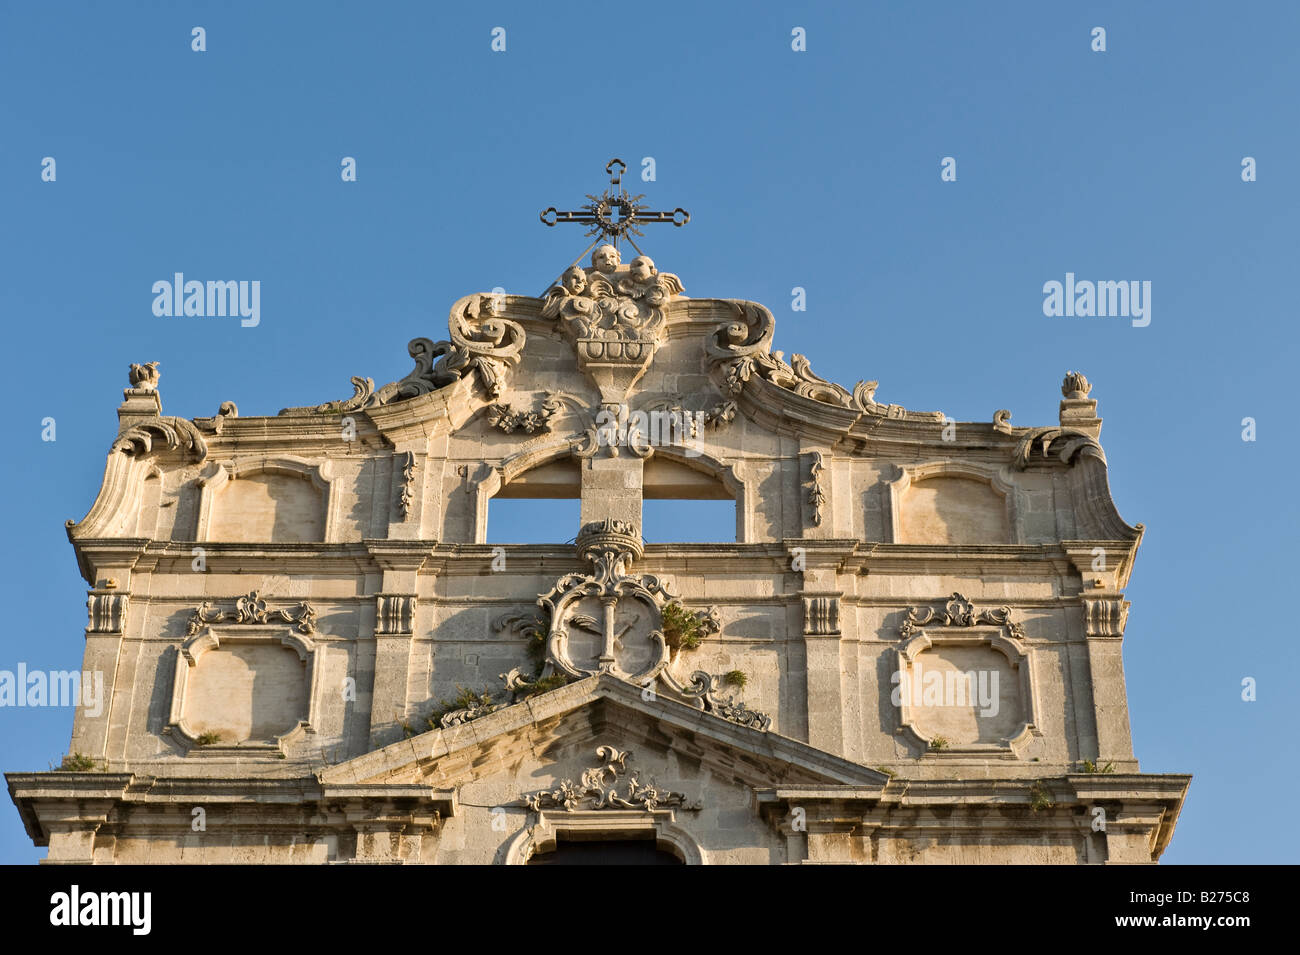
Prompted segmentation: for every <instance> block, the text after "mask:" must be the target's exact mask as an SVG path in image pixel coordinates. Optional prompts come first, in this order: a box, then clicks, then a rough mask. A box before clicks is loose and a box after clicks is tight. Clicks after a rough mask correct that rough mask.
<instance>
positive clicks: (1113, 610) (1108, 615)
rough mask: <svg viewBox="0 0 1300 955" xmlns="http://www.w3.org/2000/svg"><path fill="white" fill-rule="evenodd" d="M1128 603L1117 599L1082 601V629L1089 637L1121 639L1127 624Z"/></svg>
mask: <svg viewBox="0 0 1300 955" xmlns="http://www.w3.org/2000/svg"><path fill="white" fill-rule="evenodd" d="M1128 607H1129V604H1128V601H1127V600H1123V599H1121V598H1118V597H1109V598H1102V599H1097V600H1091V599H1086V598H1085V599H1084V601H1083V619H1084V627H1085V629H1086V632H1087V634H1088V636H1090V637H1122V636H1124V627H1125V626H1126V625H1127V624H1128Z"/></svg>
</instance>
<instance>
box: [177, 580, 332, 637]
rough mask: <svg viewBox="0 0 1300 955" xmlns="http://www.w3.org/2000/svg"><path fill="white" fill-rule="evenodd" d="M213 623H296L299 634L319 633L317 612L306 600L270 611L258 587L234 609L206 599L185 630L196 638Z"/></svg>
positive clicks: (238, 601) (196, 610)
mask: <svg viewBox="0 0 1300 955" xmlns="http://www.w3.org/2000/svg"><path fill="white" fill-rule="evenodd" d="M211 623H235V624H267V623H292V624H295V627H294V629H295V630H297V631H298V632H299V633H307V634H311V633H315V632H316V611H315V610H313V609H312V607H311V605H310V604H308V603H307V602H306V601H303V602H302V603H299V604H298V605H297V606H295V607H294V608H293V609H291V610H269V609H267V606H266V600H265V599H263V597H262V595H261V594H260V593H259V592H258V591H256V590H254V591H252V592H251V593H249V594H248V595H246V596H244V597H240V598H239V599H237V600H236V601H235V609H234V610H220V609H218V608H216V607H214V606H213V605H212V604H211V603H209V602H208V601H206V600H205V601H203V603H202V604H200V605H199V606H198V607H197V608H196V609H195V610H194V612H193V613H192V614H190V620H189V624H188V626H187V627H186V629H185V632H186V634H187V635H188V636H191V637H192V636H194V635H195V634H196V633H198V632H199V630H201V629H202V628H203V625H204V624H211Z"/></svg>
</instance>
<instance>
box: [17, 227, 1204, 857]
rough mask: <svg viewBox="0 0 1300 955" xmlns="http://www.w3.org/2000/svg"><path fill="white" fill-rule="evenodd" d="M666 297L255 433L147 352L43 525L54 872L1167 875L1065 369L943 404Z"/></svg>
mask: <svg viewBox="0 0 1300 955" xmlns="http://www.w3.org/2000/svg"><path fill="white" fill-rule="evenodd" d="M548 211H550V212H553V211H554V210H548ZM680 211H681V210H678V212H680ZM663 221H667V220H663ZM684 291H685V290H684V288H683V285H682V282H681V281H680V280H679V279H678V278H677V276H675V275H672V274H669V273H667V272H663V271H660V270H659V268H658V267H657V265H656V264H655V263H654V262H653V261H651V260H650V259H649V258H647V257H645V256H637V257H636V258H635V259H634V260H633V261H632V262H630V263H628V264H623V263H622V262H621V260H620V256H619V254H618V252H617V250H616V249H615V248H614V247H613V246H608V245H604V246H600V247H598V248H597V249H596V250H595V252H594V253H593V255H592V257H591V260H590V266H589V267H580V266H576V265H575V266H573V267H570V268H569V269H568V270H567V271H565V272H564V273H563V274H562V276H561V277H560V278H559V280H558V281H557V282H556V283H555V285H554V287H553V288H552V289H551V290H550V291H548V292H547V293H546V294H545V296H543V297H542V298H529V297H523V296H515V295H501V294H474V295H469V296H466V297H465V298H462V299H460V300H459V301H457V302H456V303H455V305H454V306H453V307H452V309H451V316H450V337H449V340H446V341H438V342H434V341H431V340H429V339H424V338H419V339H416V340H415V341H412V342H411V343H410V345H409V352H410V355H411V357H412V358H413V359H414V361H415V367H414V369H413V370H412V371H411V372H410V374H408V375H407V376H406V377H405V378H402V379H401V380H399V381H395V382H392V383H390V384H386V385H383V386H382V387H378V388H376V387H375V385H374V383H373V381H372V380H371V379H369V378H361V377H358V378H354V379H353V380H352V386H353V394H352V396H351V397H348V398H346V399H340V400H336V401H327V402H324V403H322V404H319V405H309V406H304V407H298V408H289V409H286V410H285V411H282V412H281V413H280V414H279V415H277V416H274V417H241V416H240V415H239V412H238V409H237V408H236V406H235V405H234V404H233V403H232V402H226V403H224V404H222V405H221V409H220V411H219V413H218V414H217V415H215V416H213V417H210V418H194V419H186V418H177V417H167V416H164V415H163V414H162V405H161V398H160V392H159V373H158V365H157V363H153V362H151V363H149V364H147V365H133V366H132V367H131V374H130V384H131V387H129V388H128V389H127V390H126V392H125V398H124V401H123V403H122V405H121V406H120V408H119V409H118V417H119V421H120V428H119V432H118V435H117V437H116V438H115V439H114V440H113V441H112V442H111V450H110V451H109V456H108V464H107V467H106V470H105V474H104V480H103V484H102V488H101V490H100V492H99V495H98V497H97V499H96V500H95V502H94V505H93V506H92V507H91V509H90V512H89V513H88V514H87V515H86V517H85V518H84V519H83V520H81V521H80V522H76V523H71V522H70V523H69V525H68V536H69V538H70V539H71V541H72V544H73V547H74V549H75V551H76V555H77V560H78V562H79V566H80V568H81V571H82V574H83V576H84V577H85V579H86V581H87V583H88V584H89V586H90V591H89V597H88V612H89V620H88V625H87V627H86V652H85V662H84V669H85V670H87V671H100V672H102V673H103V674H104V679H105V684H106V690H107V693H108V705H106V706H105V707H104V708H103V710H102V712H101V713H100V714H98V715H96V716H91V715H89V714H88V713H87V712H86V711H84V710H79V711H78V713H77V717H76V722H75V726H74V729H73V737H72V742H71V746H70V752H74V753H78V754H83V755H84V756H88V757H90V758H92V759H93V760H94V762H95V766H94V769H93V770H91V771H76V772H56V773H10V774H8V776H7V779H8V782H9V789H10V793H11V796H12V798H13V799H14V801H15V803H16V804H17V806H18V808H19V811H20V813H21V815H22V818H23V821H24V823H25V825H26V827H27V830H28V832H29V834H30V835H31V837H32V838H33V840H35V842H36V843H37V844H38V845H48V846H49V855H48V861H49V862H52V863H53V862H103V863H132V862H155V863H175V862H182V863H190V862H193V863H207V862H304V863H309V862H310V863H326V862H391V861H401V862H410V863H435V864H447V863H493V862H497V863H514V862H525V861H527V860H529V859H530V858H531V857H534V856H536V855H538V854H545V853H548V852H551V851H553V850H556V849H557V847H562V846H563V845H564V844H565V843H566V841H567V840H578V839H584V840H590V839H608V840H627V839H645V840H647V841H648V842H647V844H653V845H656V846H657V847H658V848H659V849H661V850H664V851H667V852H669V853H671V854H672V855H674V856H676V857H677V858H679V859H680V860H682V861H684V862H688V863H728V864H739V863H762V864H767V863H787V862H805V861H806V862H854V863H911V862H918V863H947V862H977V863H1008V862H1058V863H1102V862H1108V863H1150V862H1153V861H1155V860H1156V859H1157V858H1158V857H1159V856H1160V854H1161V852H1162V851H1163V850H1164V848H1165V846H1166V845H1167V844H1168V842H1169V840H1170V838H1171V836H1172V833H1173V829H1174V824H1175V821H1176V819H1177V816H1178V812H1179V809H1180V807H1181V805H1182V801H1183V798H1184V795H1185V793H1186V790H1187V787H1188V784H1189V781H1190V778H1189V777H1188V776H1183V775H1152V774H1143V773H1141V772H1139V769H1138V763H1137V760H1136V759H1135V757H1134V754H1133V751H1132V746H1131V739H1130V732H1129V721H1128V709H1127V699H1126V691H1125V685H1124V672H1123V667H1122V662H1121V647H1122V640H1123V636H1124V627H1125V623H1126V617H1127V609H1128V603H1127V602H1126V601H1125V599H1124V593H1123V591H1124V588H1125V587H1126V585H1127V583H1128V579H1129V574H1130V572H1131V570H1132V567H1133V560H1134V556H1135V554H1136V552H1137V548H1138V544H1139V542H1140V540H1141V538H1142V526H1141V525H1140V524H1139V525H1137V526H1136V527H1134V526H1130V525H1129V524H1127V523H1126V522H1125V521H1124V520H1123V519H1122V518H1121V517H1120V515H1119V514H1118V513H1117V511H1116V509H1115V506H1114V504H1113V502H1112V499H1111V495H1110V491H1109V487H1108V483H1107V465H1106V459H1105V455H1104V454H1103V452H1102V449H1101V446H1100V444H1099V443H1098V438H1099V435H1100V431H1101V420H1100V419H1099V418H1098V417H1097V414H1096V409H1097V403H1096V401H1095V400H1093V399H1091V398H1090V397H1089V391H1090V386H1089V385H1088V383H1087V381H1086V379H1085V378H1084V377H1083V376H1082V375H1078V374H1075V373H1074V372H1071V373H1070V374H1069V375H1068V376H1067V377H1066V380H1065V383H1064V387H1063V395H1064V399H1063V401H1062V402H1061V415H1060V421H1059V424H1058V425H1054V426H1051V427H1043V428H1023V427H1016V426H1013V425H1011V424H1010V421H1009V418H1010V415H1009V414H1008V413H1007V412H1002V411H1000V412H998V413H997V414H995V415H994V416H993V417H992V420H990V421H986V422H958V423H953V422H949V421H947V419H945V418H944V416H943V415H941V414H939V413H937V412H915V411H909V410H906V409H903V408H901V407H899V406H897V405H890V404H882V403H879V402H878V401H877V400H876V398H875V392H876V383H875V382H874V381H873V382H860V383H859V384H858V385H857V386H856V387H855V388H853V389H852V390H849V389H846V388H844V387H841V386H840V385H837V384H834V383H832V382H829V381H826V380H824V379H822V378H820V377H818V376H817V375H816V374H815V373H814V372H813V371H812V369H811V367H810V365H809V362H808V360H807V359H806V358H804V357H803V356H801V355H798V354H795V355H792V356H791V357H790V358H789V359H788V360H787V359H786V358H785V357H784V355H783V354H782V353H781V352H779V351H774V350H773V347H772V346H773V341H774V333H775V322H774V320H773V316H772V314H771V312H770V311H768V309H766V308H765V307H763V306H762V305H759V304H757V303H754V302H748V301H739V300H718V299H691V298H688V297H686V295H685V294H684ZM498 495H503V496H515V497H534V496H543V497H546V496H550V497H574V498H579V499H580V501H581V505H580V506H581V522H580V526H579V527H575V528H574V532H575V533H576V534H577V545H576V547H573V546H561V545H555V546H547V545H505V546H503V547H500V548H494V547H492V546H489V545H488V544H487V543H486V521H487V514H488V502H489V500H491V499H492V498H493V497H494V496H498ZM646 496H654V497H682V498H701V497H703V498H710V497H712V498H725V499H730V500H733V501H735V504H736V541H735V543H733V544H691V543H678V544H646V543H644V541H643V539H642V530H643V528H642V500H643V497H646ZM651 536H656V535H654V534H651ZM200 816H201V817H202V821H203V825H202V826H199V825H197V824H196V820H198V819H199V818H200Z"/></svg>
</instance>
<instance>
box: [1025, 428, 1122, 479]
mask: <svg viewBox="0 0 1300 955" xmlns="http://www.w3.org/2000/svg"><path fill="white" fill-rule="evenodd" d="M1085 451H1087V452H1089V453H1092V454H1095V455H1096V456H1097V457H1098V458H1100V459H1101V461H1102V463H1103V464H1104V463H1105V462H1106V455H1105V453H1104V452H1103V451H1102V450H1101V445H1100V444H1098V443H1097V439H1096V438H1094V437H1093V436H1092V435H1090V434H1087V433H1085V432H1083V431H1079V430H1077V429H1075V428H1056V427H1046V428H1033V429H1031V430H1030V431H1028V432H1027V433H1026V434H1025V436H1024V437H1023V438H1021V439H1020V443H1019V444H1018V445H1016V450H1015V452H1014V453H1013V454H1012V457H1011V460H1012V463H1013V464H1014V465H1015V467H1016V470H1018V471H1023V470H1025V469H1026V468H1028V467H1029V466H1031V465H1033V464H1046V463H1049V462H1051V460H1052V459H1053V458H1055V459H1056V460H1058V461H1060V462H1061V463H1062V464H1070V463H1072V462H1073V461H1074V459H1075V458H1076V457H1078V456H1079V455H1080V454H1081V453H1084V452H1085ZM1035 452H1037V454H1035Z"/></svg>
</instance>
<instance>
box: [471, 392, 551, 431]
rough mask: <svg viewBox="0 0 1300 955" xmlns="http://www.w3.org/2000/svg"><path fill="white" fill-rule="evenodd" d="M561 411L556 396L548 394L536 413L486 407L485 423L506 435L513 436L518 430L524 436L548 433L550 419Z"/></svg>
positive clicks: (507, 407)
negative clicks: (542, 432) (541, 432)
mask: <svg viewBox="0 0 1300 955" xmlns="http://www.w3.org/2000/svg"><path fill="white" fill-rule="evenodd" d="M563 410H564V405H563V404H561V402H560V401H559V400H558V399H557V398H556V396H555V395H551V394H548V395H547V396H546V397H545V398H544V399H542V406H541V409H540V410H538V411H516V410H514V408H512V407H510V405H503V404H494V405H488V409H487V421H488V424H489V425H490V426H492V427H493V428H497V429H499V430H501V431H504V432H505V433H506V434H514V433H515V432H516V431H520V430H522V431H523V432H524V433H526V434H534V433H535V432H538V431H550V430H551V421H552V419H553V418H555V416H556V415H558V414H559V413H560V412H561V411H563Z"/></svg>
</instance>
